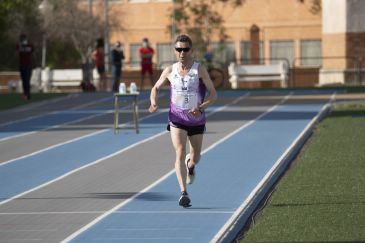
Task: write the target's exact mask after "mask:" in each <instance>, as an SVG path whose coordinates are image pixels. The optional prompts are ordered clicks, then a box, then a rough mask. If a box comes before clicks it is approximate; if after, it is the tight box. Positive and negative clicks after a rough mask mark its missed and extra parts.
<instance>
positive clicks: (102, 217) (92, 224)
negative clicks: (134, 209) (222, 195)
mask: <svg viewBox="0 0 365 243" xmlns="http://www.w3.org/2000/svg"><path fill="white" fill-rule="evenodd" d="M248 95H249V94H248V93H247V94H246V95H245V96H248ZM291 95H292V92H291V93H290V94H288V95H287V96H285V97H284V98H283V99H282V100H281V101H280V102H279V103H277V104H276V105H274V106H273V107H271V108H270V109H268V110H266V112H264V113H263V114H261V115H259V116H258V117H256V118H255V119H254V120H251V121H250V122H248V123H245V124H244V125H242V126H241V127H239V128H238V129H236V130H234V131H233V132H231V133H229V134H228V135H226V136H225V137H223V138H221V139H220V140H218V141H217V142H216V143H214V144H212V145H211V146H209V147H208V148H206V149H204V151H202V155H203V154H205V153H207V152H208V151H210V150H211V149H213V148H214V147H216V146H217V145H219V144H220V143H223V142H224V141H226V140H227V139H229V138H230V137H232V136H234V135H235V134H237V133H238V132H240V131H241V130H243V129H245V128H246V127H248V126H250V125H251V124H253V123H254V122H255V121H257V120H259V119H260V118H261V117H263V116H265V115H266V114H268V113H269V112H271V111H272V110H274V109H275V108H276V107H278V106H279V105H280V104H282V103H283V102H285V101H286V100H287V99H289V97H290V96H291ZM245 96H241V97H239V98H238V99H236V100H235V101H233V102H232V103H231V104H236V103H237V102H239V100H242V99H243V98H244V97H245ZM228 106H229V105H225V106H224V107H228ZM222 108H223V107H222ZM219 110H222V109H219ZM174 172H175V170H174V169H173V170H171V171H169V172H168V173H167V174H165V175H164V176H162V177H161V178H160V179H158V180H157V181H155V182H154V183H152V184H151V185H149V186H147V187H146V188H144V189H143V190H142V191H140V192H139V193H137V194H135V195H133V196H132V197H131V198H129V199H127V200H125V201H123V202H121V203H120V204H118V205H116V206H115V207H113V208H111V209H110V210H109V211H107V212H106V213H104V214H103V215H100V216H99V217H97V218H96V219H94V220H93V221H91V222H90V223H88V224H86V225H85V226H84V227H82V228H81V229H79V230H77V231H76V232H74V233H73V234H71V235H70V236H68V237H67V238H66V239H64V240H63V241H61V243H66V242H70V241H71V240H73V239H75V238H76V237H77V236H79V235H80V234H82V233H83V232H84V231H86V230H88V229H89V228H91V227H92V226H94V225H95V224H97V223H98V222H100V221H101V220H102V219H104V218H105V217H107V216H109V215H110V214H112V213H114V212H115V211H117V210H118V209H120V208H122V207H123V206H125V205H126V204H128V203H129V202H131V201H133V200H134V199H135V198H136V197H138V196H139V195H142V194H143V193H145V192H147V191H149V190H150V189H152V188H153V187H155V186H156V185H158V184H159V183H161V182H162V181H164V180H165V179H167V178H168V177H169V176H170V175H172V174H173V173H174ZM194 212H195V211H194ZM194 212H192V213H194Z"/></svg>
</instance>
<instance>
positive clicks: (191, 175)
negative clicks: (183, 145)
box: [185, 154, 195, 184]
mask: <svg viewBox="0 0 365 243" xmlns="http://www.w3.org/2000/svg"><path fill="white" fill-rule="evenodd" d="M189 161H190V154H187V155H186V157H185V165H186V169H187V171H188V173H187V175H186V183H187V184H193V182H194V180H195V166H193V167H191V168H189V166H188V165H189Z"/></svg>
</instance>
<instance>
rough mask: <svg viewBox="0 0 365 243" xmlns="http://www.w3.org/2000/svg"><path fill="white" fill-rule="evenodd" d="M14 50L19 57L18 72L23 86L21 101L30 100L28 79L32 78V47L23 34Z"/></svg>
mask: <svg viewBox="0 0 365 243" xmlns="http://www.w3.org/2000/svg"><path fill="white" fill-rule="evenodd" d="M16 50H17V52H18V55H19V71H20V77H21V79H22V85H23V99H24V100H30V98H31V97H30V96H31V95H30V79H31V77H32V53H33V51H34V47H33V45H32V44H31V43H30V42H29V41H28V38H27V36H26V35H25V34H21V35H20V37H19V43H18V44H17V45H16Z"/></svg>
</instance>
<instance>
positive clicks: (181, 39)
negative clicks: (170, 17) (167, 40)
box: [175, 35, 193, 47]
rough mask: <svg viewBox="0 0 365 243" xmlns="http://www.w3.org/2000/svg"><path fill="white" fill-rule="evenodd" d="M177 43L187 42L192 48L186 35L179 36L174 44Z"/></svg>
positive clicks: (191, 43)
mask: <svg viewBox="0 0 365 243" xmlns="http://www.w3.org/2000/svg"><path fill="white" fill-rule="evenodd" d="M177 42H187V43H189V47H193V42H192V41H191V39H190V37H189V36H187V35H179V36H178V37H176V40H175V44H176V43H177Z"/></svg>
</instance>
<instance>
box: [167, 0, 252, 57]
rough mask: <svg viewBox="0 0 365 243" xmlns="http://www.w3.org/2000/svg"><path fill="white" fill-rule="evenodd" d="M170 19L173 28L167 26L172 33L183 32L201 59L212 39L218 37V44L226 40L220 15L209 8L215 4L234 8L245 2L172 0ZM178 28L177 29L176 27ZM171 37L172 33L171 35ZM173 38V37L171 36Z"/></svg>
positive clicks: (241, 0) (242, 0)
mask: <svg viewBox="0 0 365 243" xmlns="http://www.w3.org/2000/svg"><path fill="white" fill-rule="evenodd" d="M173 1H174V4H173V5H174V6H173V9H172V16H171V18H173V19H174V21H175V23H173V25H174V26H171V25H170V26H168V28H169V30H171V32H173V30H174V29H175V31H176V32H185V33H187V34H188V35H190V36H191V37H192V38H193V39H194V42H195V46H196V48H195V49H196V52H197V55H198V58H200V59H201V58H202V56H203V55H204V53H206V52H207V48H208V47H209V46H210V44H211V40H212V37H213V36H214V35H216V36H218V38H219V42H220V43H224V41H225V40H226V39H227V38H228V36H227V34H226V30H225V28H224V26H223V23H224V19H223V17H222V15H221V14H220V13H219V12H218V11H217V10H215V9H213V8H212V7H211V6H214V5H216V4H217V3H231V4H233V5H234V6H238V5H241V4H242V3H243V2H244V1H245V0H209V1H207V0H197V1H187V0H173ZM177 26H179V27H177ZM171 35H172V36H173V35H174V33H171ZM173 37H174V36H173Z"/></svg>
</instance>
